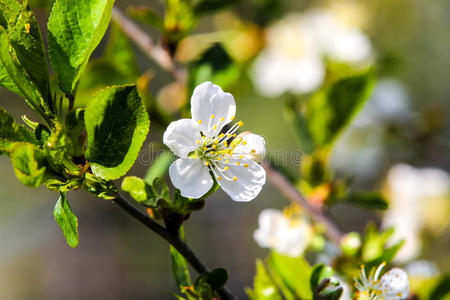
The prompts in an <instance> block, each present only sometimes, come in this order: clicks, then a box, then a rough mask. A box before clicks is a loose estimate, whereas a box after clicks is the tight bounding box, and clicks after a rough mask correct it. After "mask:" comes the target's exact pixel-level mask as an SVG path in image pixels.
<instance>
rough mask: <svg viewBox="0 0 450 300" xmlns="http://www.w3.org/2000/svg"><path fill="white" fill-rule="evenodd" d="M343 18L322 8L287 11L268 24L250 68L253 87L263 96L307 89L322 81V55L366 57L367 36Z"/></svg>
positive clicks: (343, 59)
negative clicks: (283, 15)
mask: <svg viewBox="0 0 450 300" xmlns="http://www.w3.org/2000/svg"><path fill="white" fill-rule="evenodd" d="M343 19H345V18H341V17H339V15H338V12H337V11H335V10H333V9H326V8H323V9H315V10H311V11H308V12H306V13H303V14H292V15H289V16H287V17H286V18H284V19H283V20H281V21H279V22H277V23H275V24H274V25H272V26H271V27H269V28H268V29H267V32H266V47H265V48H264V50H263V51H261V53H260V55H259V56H258V57H257V58H256V59H255V62H254V64H253V67H252V70H251V75H252V78H253V82H254V84H255V87H256V89H257V90H258V91H259V92H260V93H261V94H263V95H264V96H267V97H276V96H279V95H281V94H283V93H284V92H292V93H294V94H300V93H308V92H311V91H314V90H316V89H317V88H319V87H320V86H321V85H322V83H323V80H324V78H325V72H326V70H325V61H324V58H325V57H327V58H329V59H331V60H333V61H338V62H344V63H349V64H361V63H365V62H368V61H370V58H371V55H372V46H371V43H370V40H369V39H368V37H367V36H366V35H365V34H364V33H363V32H362V31H361V30H360V29H359V28H358V27H357V26H354V24H353V25H352V24H349V23H346V22H343V21H342V20H343Z"/></svg>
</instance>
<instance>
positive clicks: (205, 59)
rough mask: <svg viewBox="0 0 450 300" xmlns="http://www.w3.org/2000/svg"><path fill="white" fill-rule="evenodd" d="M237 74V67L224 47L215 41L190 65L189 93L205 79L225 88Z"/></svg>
mask: <svg viewBox="0 0 450 300" xmlns="http://www.w3.org/2000/svg"><path fill="white" fill-rule="evenodd" d="M239 75H240V71H239V67H238V66H237V65H236V64H234V63H233V61H232V60H231V57H230V56H229V55H228V53H227V52H226V50H225V48H224V47H223V46H222V45H221V44H220V43H215V44H214V45H212V46H211V47H210V48H209V49H207V50H206V51H205V52H204V53H203V54H202V56H201V57H200V59H199V60H197V61H196V62H194V63H193V64H192V65H191V66H190V68H189V81H188V88H189V94H192V92H193V90H194V88H195V87H196V86H197V85H199V84H200V83H203V82H205V81H212V82H214V83H215V84H218V85H220V86H221V87H224V88H226V87H227V86H228V85H230V84H231V83H233V82H234V81H236V80H237V79H238V78H239Z"/></svg>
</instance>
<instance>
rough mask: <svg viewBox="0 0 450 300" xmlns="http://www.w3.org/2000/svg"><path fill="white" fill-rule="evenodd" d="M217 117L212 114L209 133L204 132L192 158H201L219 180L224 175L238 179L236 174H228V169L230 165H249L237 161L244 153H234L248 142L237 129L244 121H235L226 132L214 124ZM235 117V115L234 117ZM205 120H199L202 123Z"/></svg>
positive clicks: (226, 177)
mask: <svg viewBox="0 0 450 300" xmlns="http://www.w3.org/2000/svg"><path fill="white" fill-rule="evenodd" d="M215 118H216V116H215V115H211V117H210V119H209V123H208V130H207V134H206V135H204V134H202V137H201V139H199V140H197V141H196V143H197V145H198V148H197V149H196V150H195V151H194V152H193V153H192V154H191V155H190V157H191V158H194V159H199V160H200V161H202V162H203V164H204V165H205V166H207V167H209V168H210V169H211V171H213V173H214V174H215V176H216V178H217V179H218V180H221V179H222V177H224V178H225V179H227V180H233V181H237V177H235V176H227V175H226V171H227V170H229V168H230V166H232V165H233V166H242V167H244V168H247V167H248V164H247V163H243V164H241V162H239V161H236V160H237V159H243V158H244V156H243V155H239V154H234V153H233V152H234V150H235V148H236V147H237V146H238V145H246V144H247V142H246V141H244V140H243V138H242V137H240V136H237V134H236V131H237V130H238V129H239V128H240V127H242V126H243V125H244V123H243V122H242V121H239V122H237V123H235V124H234V125H233V126H231V128H230V129H228V130H227V131H226V132H225V133H218V132H217V130H216V129H217V123H215V124H214V122H212V120H214V119H215ZM233 119H234V117H233ZM223 121H224V118H221V119H220V120H219V122H223ZM202 122H203V121H202V120H199V121H198V123H199V124H201V123H202Z"/></svg>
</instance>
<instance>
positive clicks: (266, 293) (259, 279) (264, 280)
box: [247, 259, 283, 300]
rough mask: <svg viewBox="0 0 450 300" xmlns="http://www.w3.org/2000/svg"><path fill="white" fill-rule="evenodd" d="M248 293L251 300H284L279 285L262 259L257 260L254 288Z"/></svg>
mask: <svg viewBox="0 0 450 300" xmlns="http://www.w3.org/2000/svg"><path fill="white" fill-rule="evenodd" d="M247 294H248V296H249V298H250V299H251V300H282V299H283V297H282V296H281V294H280V293H279V291H278V289H277V287H276V286H275V284H274V283H273V281H272V280H271V278H270V275H269V273H268V272H267V270H266V268H265V267H264V264H263V262H262V261H261V260H259V259H258V260H257V261H256V275H255V278H254V280H253V290H248V291H247Z"/></svg>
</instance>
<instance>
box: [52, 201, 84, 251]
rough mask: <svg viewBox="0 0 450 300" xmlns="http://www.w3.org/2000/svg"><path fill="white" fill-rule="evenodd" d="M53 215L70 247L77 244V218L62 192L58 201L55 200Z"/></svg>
mask: <svg viewBox="0 0 450 300" xmlns="http://www.w3.org/2000/svg"><path fill="white" fill-rule="evenodd" d="M53 215H54V216H55V220H56V222H57V223H58V225H59V227H60V228H61V230H62V232H63V233H64V236H65V237H66V241H67V244H68V245H69V246H70V247H72V248H75V247H76V246H78V243H79V235H78V219H77V217H76V216H75V215H74V214H73V212H72V209H71V208H70V205H69V202H68V201H67V198H66V195H65V194H64V193H61V197H59V199H58V202H56V205H55V209H54V210H53Z"/></svg>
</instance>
